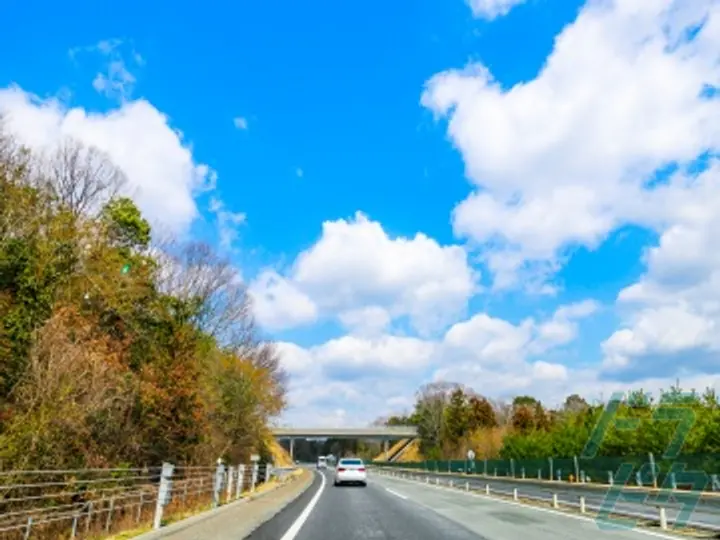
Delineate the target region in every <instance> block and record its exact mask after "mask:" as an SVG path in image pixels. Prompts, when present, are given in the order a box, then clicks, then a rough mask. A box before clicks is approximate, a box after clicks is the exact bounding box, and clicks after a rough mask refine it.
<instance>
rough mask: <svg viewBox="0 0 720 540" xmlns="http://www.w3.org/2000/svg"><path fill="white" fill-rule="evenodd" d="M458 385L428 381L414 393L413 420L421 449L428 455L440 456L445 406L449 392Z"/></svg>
mask: <svg viewBox="0 0 720 540" xmlns="http://www.w3.org/2000/svg"><path fill="white" fill-rule="evenodd" d="M458 386H459V385H458V384H455V383H447V382H436V383H430V384H426V385H424V386H422V387H421V388H420V390H418V392H417V394H416V403H415V413H414V415H413V422H414V423H415V424H416V425H417V427H418V435H419V436H420V446H421V451H422V452H423V453H424V454H426V455H428V456H431V457H432V456H434V457H440V455H441V453H442V442H443V438H442V437H443V432H444V429H445V408H446V407H447V404H448V402H449V397H450V394H451V393H452V391H453V390H455V388H457V387H458Z"/></svg>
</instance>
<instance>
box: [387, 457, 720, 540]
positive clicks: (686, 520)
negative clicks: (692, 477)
mask: <svg viewBox="0 0 720 540" xmlns="http://www.w3.org/2000/svg"><path fill="white" fill-rule="evenodd" d="M373 469H374V470H375V471H376V472H378V473H380V474H382V475H385V476H390V477H394V478H399V479H402V480H407V481H412V482H418V483H421V484H425V485H427V486H428V487H433V488H440V489H451V490H461V491H464V492H467V493H469V494H474V495H480V496H489V497H502V498H505V499H510V500H512V501H514V502H517V503H518V504H522V503H528V504H534V505H537V504H540V505H542V506H550V507H551V508H553V509H556V510H558V511H560V510H567V511H579V512H580V513H581V514H590V515H589V516H588V517H592V514H593V513H594V514H595V515H596V518H597V519H598V521H605V522H610V521H611V520H612V521H614V524H615V526H617V517H620V518H630V519H631V520H634V522H633V523H632V525H633V526H636V527H637V526H640V527H647V526H650V527H655V528H657V527H658V526H659V527H660V528H661V529H663V530H668V529H674V530H675V531H676V532H683V533H690V534H693V532H694V531H697V532H700V534H705V535H707V533H712V534H713V536H712V537H715V534H716V533H718V532H720V504H715V505H713V506H712V507H710V508H707V507H704V506H703V507H702V508H700V507H698V505H696V503H697V502H702V501H698V496H699V494H698V493H697V492H696V493H694V494H692V493H688V492H681V491H671V490H647V489H646V490H645V493H643V492H641V491H639V490H638V488H635V489H631V490H630V491H626V488H625V486H612V487H611V486H592V487H589V488H588V486H587V485H582V484H568V483H563V482H550V481H546V482H544V483H541V482H539V481H537V480H534V481H528V480H527V479H526V480H524V481H523V480H522V479H517V480H514V479H497V478H494V477H484V476H482V475H458V474H448V473H429V472H428V473H424V472H421V471H417V470H402V469H400V468H397V467H380V466H374V467H373ZM650 491H652V492H653V493H652V494H655V495H657V496H658V497H659V498H656V499H655V500H652V499H648V498H647V497H648V496H650V495H652V494H651V493H650ZM693 495H694V497H693ZM711 500H712V501H717V498H712V499H711ZM693 510H694V511H693ZM626 526H627V525H626Z"/></svg>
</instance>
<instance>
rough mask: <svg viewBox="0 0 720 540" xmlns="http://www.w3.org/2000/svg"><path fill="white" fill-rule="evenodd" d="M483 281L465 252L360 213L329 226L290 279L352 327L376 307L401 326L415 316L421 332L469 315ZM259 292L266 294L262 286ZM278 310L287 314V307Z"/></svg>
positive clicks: (298, 261) (303, 255)
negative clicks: (397, 232)
mask: <svg viewBox="0 0 720 540" xmlns="http://www.w3.org/2000/svg"><path fill="white" fill-rule="evenodd" d="M476 279H477V276H476V275H475V274H474V272H473V270H472V269H471V268H470V266H469V265H468V261H467V255H466V253H465V251H464V250H463V249H462V248H461V247H459V246H441V245H440V244H438V243H437V242H436V241H435V240H433V239H431V238H429V237H427V236H425V235H424V234H421V233H418V234H416V235H415V236H414V237H412V238H403V237H398V238H391V237H390V236H388V234H387V233H386V232H385V231H384V230H383V228H382V226H381V225H380V223H378V222H376V221H371V220H370V219H369V218H368V217H366V216H365V215H363V214H362V213H360V212H358V213H357V214H356V215H355V218H354V219H352V220H344V219H339V220H337V221H326V222H325V223H323V227H322V236H321V237H320V239H319V240H318V241H317V242H316V243H315V244H314V245H313V246H312V247H310V248H309V249H308V250H306V251H304V252H303V253H301V254H300V255H299V256H298V257H297V259H296V260H295V262H294V265H293V267H292V269H291V271H290V272H289V274H288V276H287V281H288V283H292V285H293V288H294V289H295V290H299V291H302V292H303V293H304V294H305V295H306V296H307V297H309V298H311V299H312V301H313V302H314V303H315V304H317V305H318V307H319V308H320V310H321V311H323V312H325V313H327V314H343V315H342V318H343V319H344V322H345V323H349V324H352V318H353V313H354V312H355V311H356V310H358V309H363V308H368V307H373V308H379V309H382V310H384V311H385V312H386V313H387V314H388V315H389V317H390V318H391V319H393V320H394V319H397V318H399V317H403V316H408V317H409V318H410V320H411V322H412V324H413V325H414V327H415V328H416V329H418V330H420V331H421V332H425V331H432V330H436V329H438V328H442V327H443V326H444V325H446V324H448V323H452V322H453V321H454V320H457V318H459V317H460V316H462V315H463V313H464V310H465V308H466V303H467V300H468V298H469V297H470V296H471V295H472V294H474V292H475V291H476ZM254 289H255V290H256V291H257V292H258V293H259V294H260V295H262V292H261V289H262V287H261V286H260V285H259V284H256V285H255V286H254ZM278 298H280V297H278ZM270 307H271V304H270V303H268V304H267V308H268V310H269V309H270ZM276 309H277V310H279V311H282V310H284V309H285V307H284V306H283V305H282V302H281V301H278V303H277V306H276ZM374 313H375V314H377V313H379V312H378V311H377V310H376V311H375V312H374ZM268 318H272V316H271V315H270V312H269V311H268ZM287 322H288V323H291V321H290V320H289V319H287Z"/></svg>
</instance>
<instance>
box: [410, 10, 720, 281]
mask: <svg viewBox="0 0 720 540" xmlns="http://www.w3.org/2000/svg"><path fill="white" fill-rule="evenodd" d="M478 5H479V4H478ZM719 10H720V7H718V4H717V2H714V1H713V0H698V1H697V2H683V1H680V0H677V1H673V0H660V1H655V2H611V1H610V0H598V1H593V2H589V3H588V4H587V5H586V6H585V7H584V8H583V10H582V12H581V13H580V15H579V16H578V18H577V20H576V21H575V22H574V23H573V24H571V25H569V26H567V27H566V28H565V29H564V30H563V32H562V33H561V34H560V35H559V36H558V37H557V39H556V42H555V49H554V50H553V52H552V54H551V55H550V57H549V58H548V59H547V62H546V63H545V65H544V67H543V69H542V71H541V72H540V74H539V75H538V76H537V78H535V79H533V80H531V81H529V82H526V83H519V84H517V85H515V86H514V87H512V88H509V89H504V88H502V87H501V86H500V84H499V83H498V82H497V81H495V80H494V79H493V76H492V74H491V73H490V72H489V71H488V69H487V68H486V67H484V66H482V65H472V66H469V67H468V68H466V69H464V70H451V71H447V72H444V73H440V74H438V75H436V76H435V77H433V78H432V79H431V80H430V81H429V82H428V84H427V89H426V92H425V93H424V94H423V97H422V102H423V104H424V105H425V106H427V107H429V108H430V109H432V110H433V111H435V112H436V113H437V114H438V115H443V116H447V117H448V118H449V126H448V133H449V135H450V137H451V139H452V140H453V142H454V144H455V145H456V146H457V147H458V149H459V150H460V151H461V152H462V155H463V157H464V160H465V164H466V170H467V174H468V176H469V177H470V179H471V180H472V181H473V182H474V183H475V184H476V186H477V187H478V190H477V191H476V192H475V193H473V194H471V195H470V196H469V197H468V198H467V199H466V200H465V201H463V202H462V203H461V204H459V205H458V206H457V208H456V209H455V211H454V215H453V224H454V228H455V231H456V233H457V234H458V235H462V236H466V237H468V238H470V239H471V240H473V241H474V242H475V243H477V244H478V245H479V246H482V247H483V248H485V251H484V256H485V258H486V261H487V264H488V266H489V268H490V269H491V270H492V271H493V272H494V273H495V276H496V281H495V286H496V287H499V288H505V287H510V286H514V285H517V284H518V283H523V282H525V281H527V279H528V274H529V275H530V276H536V277H537V276H538V274H539V275H540V277H541V278H544V277H547V276H548V275H550V274H552V272H554V271H555V270H556V269H557V268H558V266H559V264H560V263H561V262H562V255H563V251H564V249H565V248H566V247H568V246H570V245H576V244H582V245H586V246H589V247H595V246H597V245H598V244H599V243H600V242H602V241H603V240H604V239H605V238H606V237H607V235H608V234H609V232H610V231H612V230H613V229H615V228H617V227H618V226H620V225H621V224H623V223H629V222H634V223H641V224H644V225H645V224H648V225H652V226H655V225H656V224H658V223H660V222H662V221H663V219H665V218H666V217H667V216H664V215H662V213H663V211H666V210H669V211H670V212H671V209H669V208H656V207H652V206H651V207H648V206H647V205H648V204H649V203H650V202H651V201H650V200H649V199H648V198H646V197H644V194H645V193H646V182H647V181H648V179H649V178H650V177H651V176H652V175H653V173H654V171H655V170H656V169H658V168H660V167H663V166H665V165H666V164H668V163H671V162H674V161H679V162H683V163H686V162H689V161H692V160H694V159H696V158H697V156H698V155H700V154H702V153H703V152H705V151H706V150H707V149H708V148H717V147H718V146H719V145H720V100H717V99H714V100H710V99H706V98H704V97H703V96H702V95H701V94H702V91H703V88H705V87H706V85H708V84H710V85H718V83H719V82H720V62H718V59H719V54H718V51H719V50H720V11H719ZM701 24H702V26H701V28H700V29H699V30H698V31H697V32H696V35H695V36H694V38H693V39H691V40H690V39H688V38H687V35H689V33H691V32H690V30H692V29H693V28H695V27H697V26H699V25H701Z"/></svg>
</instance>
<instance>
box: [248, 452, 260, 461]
mask: <svg viewBox="0 0 720 540" xmlns="http://www.w3.org/2000/svg"><path fill="white" fill-rule="evenodd" d="M250 461H252V462H253V463H254V462H256V461H260V456H259V455H257V454H253V455H252V456H250Z"/></svg>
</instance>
